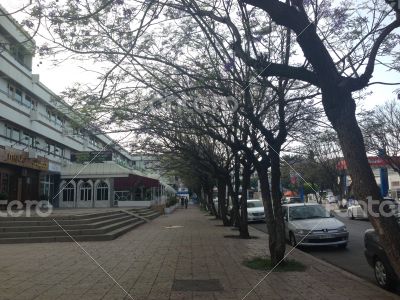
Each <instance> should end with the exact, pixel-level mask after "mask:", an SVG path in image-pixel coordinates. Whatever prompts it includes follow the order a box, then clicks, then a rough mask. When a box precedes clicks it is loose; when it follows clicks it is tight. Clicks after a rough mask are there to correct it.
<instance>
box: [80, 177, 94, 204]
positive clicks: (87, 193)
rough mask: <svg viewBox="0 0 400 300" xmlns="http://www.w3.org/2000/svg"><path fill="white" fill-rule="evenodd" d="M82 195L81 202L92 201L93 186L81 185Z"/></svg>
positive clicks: (86, 183)
mask: <svg viewBox="0 0 400 300" xmlns="http://www.w3.org/2000/svg"><path fill="white" fill-rule="evenodd" d="M80 193H81V198H80V200H81V201H91V200H92V186H91V185H90V184H89V183H88V182H85V183H83V184H82V185H81V187H80Z"/></svg>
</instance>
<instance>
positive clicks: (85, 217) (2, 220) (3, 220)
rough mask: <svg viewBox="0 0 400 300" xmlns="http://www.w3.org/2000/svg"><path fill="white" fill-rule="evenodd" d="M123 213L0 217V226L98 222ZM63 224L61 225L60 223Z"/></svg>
mask: <svg viewBox="0 0 400 300" xmlns="http://www.w3.org/2000/svg"><path fill="white" fill-rule="evenodd" d="M121 214H123V212H121V211H113V212H107V213H93V214H82V215H69V216H60V215H54V216H51V215H50V216H49V217H0V226H7V224H10V223H11V224H13V223H14V222H21V224H26V226H30V225H29V224H30V223H33V224H34V223H35V222H45V221H48V222H54V221H53V219H54V220H57V221H59V222H73V221H75V222H83V223H85V222H87V221H89V220H98V219H102V218H112V217H113V216H115V215H121ZM24 222H26V223H24ZM60 224H61V223H60Z"/></svg>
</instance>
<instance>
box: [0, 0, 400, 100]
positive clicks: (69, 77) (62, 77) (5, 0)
mask: <svg viewBox="0 0 400 300" xmlns="http://www.w3.org/2000/svg"><path fill="white" fill-rule="evenodd" d="M382 1H383V0H382ZM29 2H30V1H29V0H0V4H1V5H2V6H3V7H4V8H6V9H7V10H8V11H9V12H11V11H15V10H16V9H18V8H20V7H21V5H23V4H27V3H29ZM398 33H400V29H398ZM33 73H35V74H39V75H40V80H41V81H42V82H43V83H44V84H45V85H46V86H47V87H48V88H49V89H51V90H52V91H54V92H55V93H60V92H62V91H63V90H64V89H65V88H66V87H68V86H71V85H73V84H74V83H75V82H79V83H93V82H94V81H95V80H96V76H95V75H94V74H93V73H89V72H86V71H84V70H82V68H80V67H79V65H78V63H77V62H74V61H69V60H66V61H64V63H62V64H60V65H57V66H54V65H53V64H52V62H51V59H40V58H39V57H35V59H34V63H33ZM372 81H373V82H375V81H383V82H400V73H399V72H394V71H392V72H387V71H386V70H385V69H384V68H382V67H378V68H377V71H376V72H375V73H374V77H373V79H372ZM398 89H400V85H397V86H384V85H373V86H371V87H369V89H368V91H371V92H372V94H371V95H370V96H368V97H367V99H366V100H365V101H364V102H363V105H364V107H365V108H372V107H374V106H375V105H377V104H381V103H383V102H384V101H385V100H389V99H397V94H396V93H395V90H398ZM399 101H400V100H399Z"/></svg>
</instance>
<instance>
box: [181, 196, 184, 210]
mask: <svg viewBox="0 0 400 300" xmlns="http://www.w3.org/2000/svg"><path fill="white" fill-rule="evenodd" d="M184 205H185V199H184V198H183V197H181V207H182V208H183V206H184Z"/></svg>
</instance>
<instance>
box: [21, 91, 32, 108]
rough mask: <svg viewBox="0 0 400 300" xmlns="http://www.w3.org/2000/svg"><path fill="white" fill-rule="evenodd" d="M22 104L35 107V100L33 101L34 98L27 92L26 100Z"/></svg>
mask: <svg viewBox="0 0 400 300" xmlns="http://www.w3.org/2000/svg"><path fill="white" fill-rule="evenodd" d="M22 104H23V105H25V106H26V107H28V108H31V109H33V108H34V107H35V102H34V101H33V98H32V97H31V96H30V95H27V94H25V97H24V101H23V102H22Z"/></svg>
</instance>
